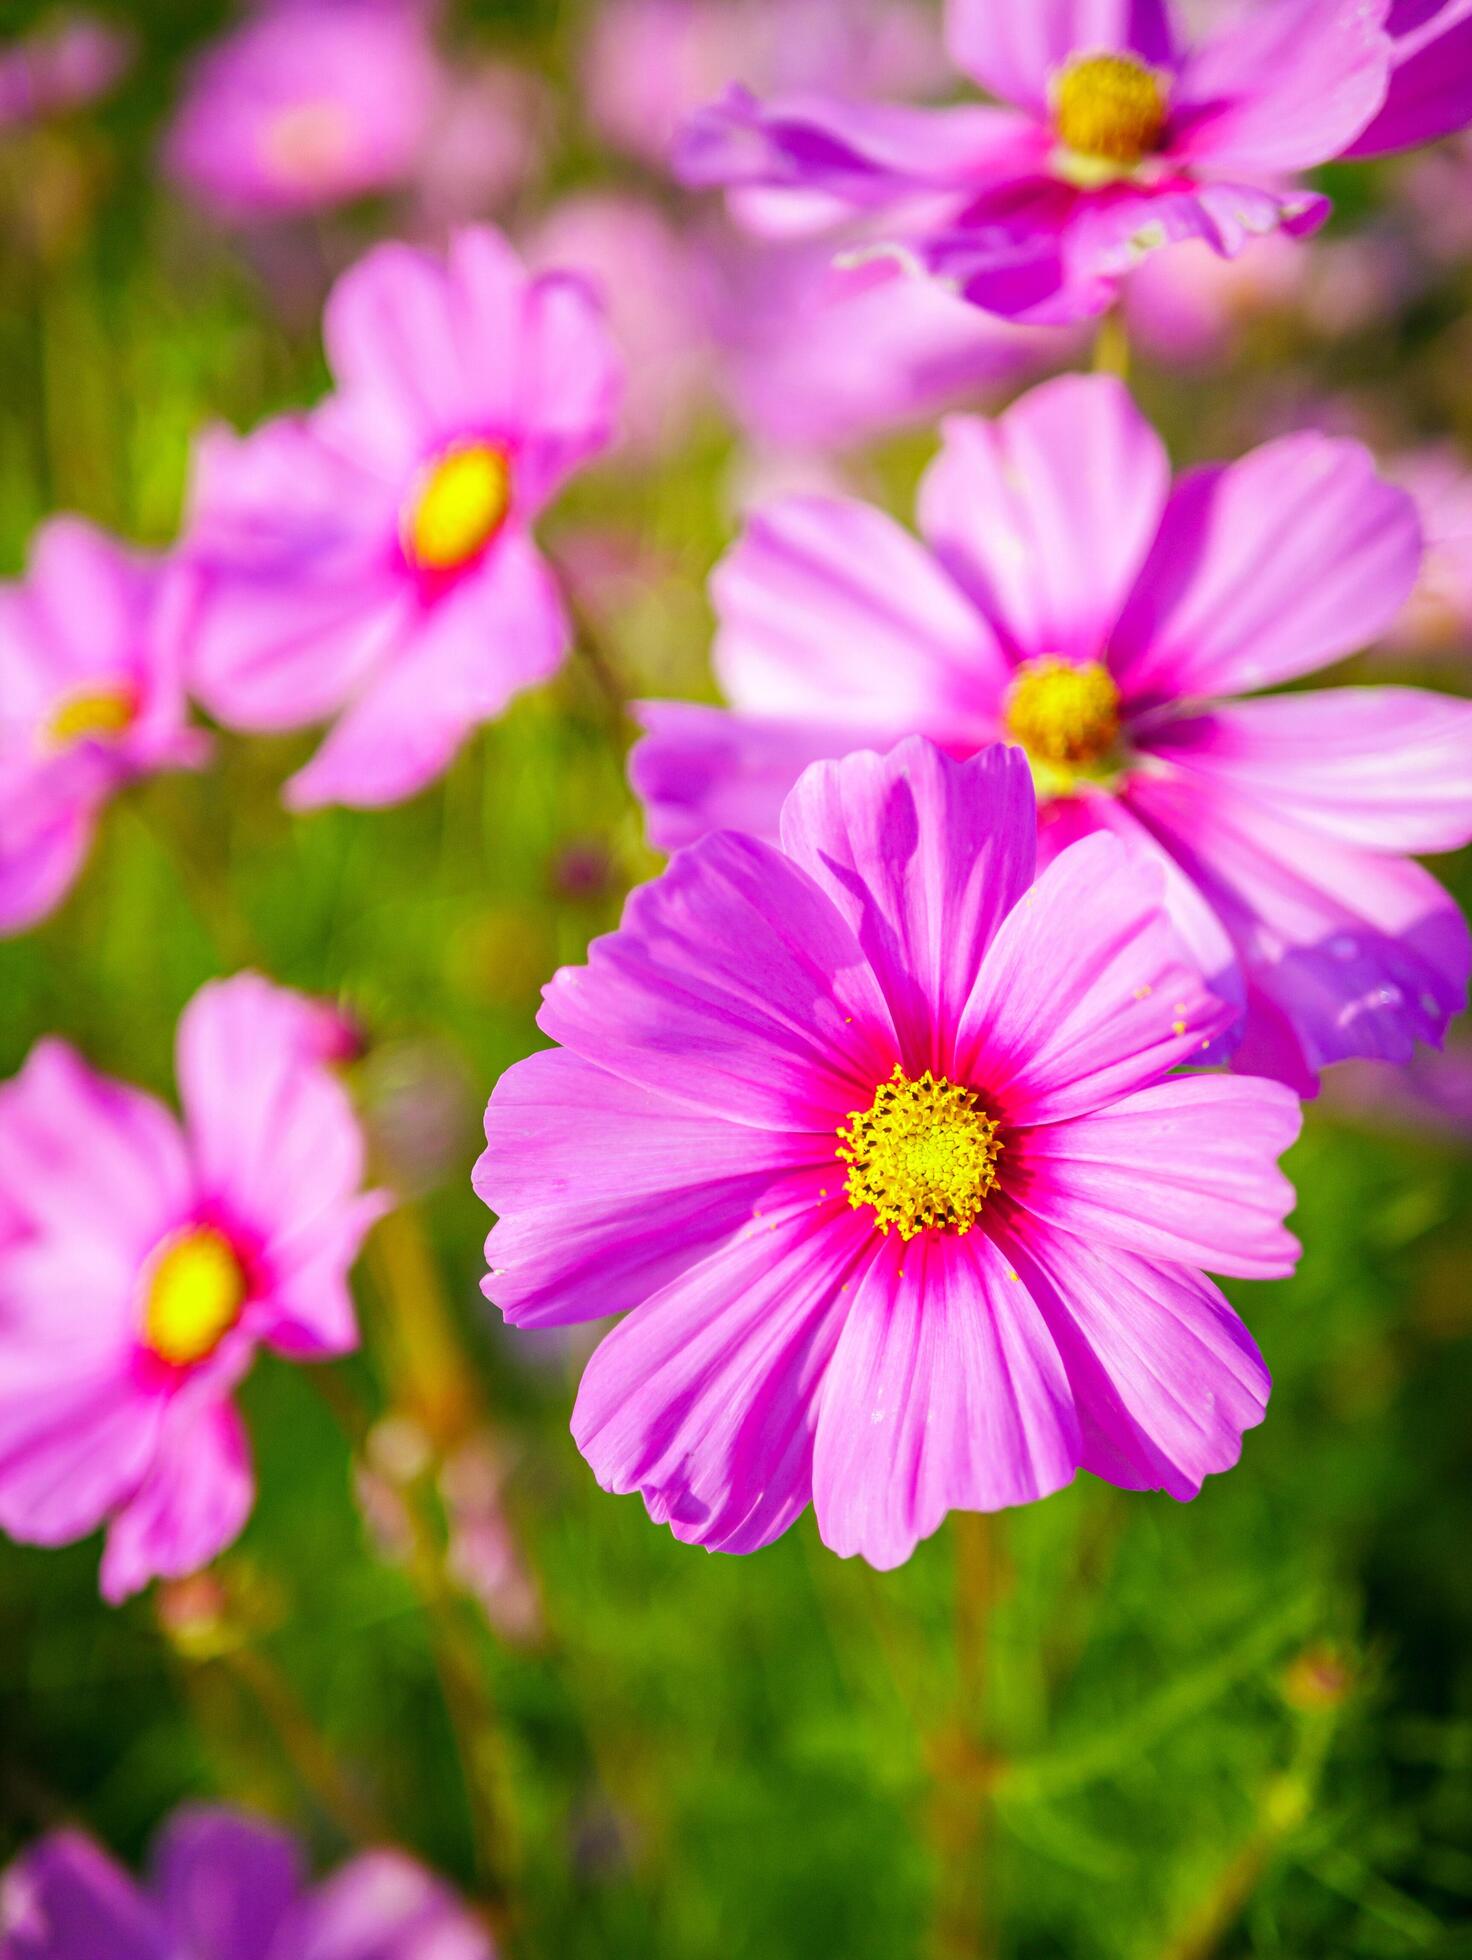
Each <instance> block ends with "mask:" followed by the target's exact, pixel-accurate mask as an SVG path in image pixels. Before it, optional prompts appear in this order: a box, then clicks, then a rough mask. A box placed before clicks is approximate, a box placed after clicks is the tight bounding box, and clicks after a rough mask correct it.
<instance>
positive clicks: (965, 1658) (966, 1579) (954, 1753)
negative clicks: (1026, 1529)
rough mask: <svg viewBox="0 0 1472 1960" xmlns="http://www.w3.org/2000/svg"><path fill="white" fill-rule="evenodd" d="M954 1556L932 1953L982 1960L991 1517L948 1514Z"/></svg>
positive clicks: (934, 1824) (994, 1559)
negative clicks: (951, 1677) (950, 1702)
mask: <svg viewBox="0 0 1472 1960" xmlns="http://www.w3.org/2000/svg"><path fill="white" fill-rule="evenodd" d="M952 1531H953V1533H954V1543H955V1561H956V1606H955V1639H956V1706H955V1710H954V1713H953V1716H952V1718H951V1721H950V1723H949V1724H948V1725H947V1727H946V1728H945V1729H944V1730H943V1731H942V1732H941V1733H940V1734H939V1735H938V1736H936V1737H935V1738H934V1741H933V1743H932V1753H931V1770H932V1775H933V1778H934V1789H933V1794H932V1800H931V1831H932V1837H933V1839H934V1843H935V1848H936V1853H937V1856H938V1858H939V1861H940V1879H939V1888H938V1897H937V1905H936V1916H935V1924H934V1927H933V1931H932V1940H931V1951H932V1953H933V1954H934V1956H935V1960H985V1956H986V1955H988V1954H989V1953H991V1952H992V1950H993V1948H992V1937H991V1900H990V1889H989V1883H988V1881H989V1877H990V1873H989V1858H988V1848H989V1842H990V1835H991V1811H992V1787H993V1782H994V1778H995V1763H994V1760H993V1755H992V1751H991V1748H990V1745H989V1743H988V1740H987V1729H988V1723H987V1680H988V1674H989V1665H988V1662H989V1646H990V1636H991V1620H992V1612H993V1608H994V1606H995V1603H996V1596H997V1580H998V1572H999V1550H1000V1547H999V1542H998V1532H999V1526H998V1522H997V1519H996V1518H995V1517H992V1516H987V1515H984V1514H981V1513H977V1512H962V1513H958V1514H957V1515H956V1516H955V1517H954V1518H953V1519H952Z"/></svg>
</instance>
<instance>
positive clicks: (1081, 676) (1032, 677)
mask: <svg viewBox="0 0 1472 1960" xmlns="http://www.w3.org/2000/svg"><path fill="white" fill-rule="evenodd" d="M1006 725H1007V733H1008V735H1009V736H1010V737H1011V739H1012V740H1013V741H1014V742H1016V743H1018V744H1020V746H1021V747H1022V748H1024V749H1026V750H1027V754H1028V759H1029V761H1030V762H1032V763H1033V765H1034V766H1035V768H1039V769H1040V770H1041V772H1042V773H1043V775H1044V777H1045V778H1046V777H1047V776H1048V775H1049V774H1051V775H1052V776H1053V777H1055V778H1058V777H1063V778H1067V777H1070V776H1073V775H1084V774H1088V773H1089V772H1090V771H1094V770H1097V769H1098V768H1099V765H1100V764H1101V763H1107V762H1108V761H1109V760H1110V758H1111V757H1112V756H1113V754H1114V751H1115V749H1116V747H1117V745H1118V742H1119V689H1118V688H1117V687H1116V686H1115V684H1114V681H1113V679H1112V677H1111V675H1110V673H1109V670H1108V668H1107V667H1104V666H1101V664H1100V663H1099V662H1098V661H1097V660H1093V661H1090V662H1089V664H1088V665H1087V666H1085V667H1075V666H1074V665H1073V664H1072V663H1071V662H1070V661H1067V660H1055V659H1053V658H1052V657H1051V655H1045V656H1044V657H1043V658H1042V659H1040V660H1029V661H1026V662H1024V664H1023V665H1022V666H1021V667H1019V668H1018V670H1017V678H1016V679H1015V680H1014V681H1013V683H1012V687H1011V690H1010V692H1009V693H1008V696H1007V707H1006ZM1054 786H1055V787H1056V786H1058V785H1057V784H1056V782H1055V784H1054Z"/></svg>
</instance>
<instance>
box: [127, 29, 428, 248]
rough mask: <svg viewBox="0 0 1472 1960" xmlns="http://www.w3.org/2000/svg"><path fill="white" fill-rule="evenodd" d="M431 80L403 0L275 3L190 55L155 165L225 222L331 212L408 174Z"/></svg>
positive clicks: (423, 39) (423, 44)
mask: <svg viewBox="0 0 1472 1960" xmlns="http://www.w3.org/2000/svg"><path fill="white" fill-rule="evenodd" d="M441 80H442V77H441V73H440V69H439V65H438V62H437V60H436V57H435V54H434V50H433V47H432V45H431V43H430V40H429V36H428V33H427V30H426V26H425V21H424V9H423V8H422V7H420V6H418V5H416V4H415V0H279V3H278V4H276V5H274V6H269V7H264V8H262V9H261V10H260V11H258V12H257V13H256V14H255V15H253V16H252V17H251V18H250V19H249V20H247V21H246V22H245V23H244V24H243V25H242V26H240V27H238V28H236V29H235V30H234V32H232V33H230V34H229V35H227V36H226V37H225V38H224V39H223V40H221V41H218V42H216V43H215V44H214V45H213V46H211V47H210V48H208V49H206V51H205V53H204V54H203V55H202V56H201V58H200V59H199V61H198V62H197V64H196V65H195V67H194V69H193V71H192V73H191V76H190V79H189V84H188V89H187V92H186V94H185V97H184V100H183V102H182V103H181V104H180V106H179V110H178V113H177V114H176V116H175V118H174V123H173V126H172V128H171V129H170V131H169V134H168V137H167V139H166V142H165V147H164V162H165V166H166V168H167V169H168V171H169V173H170V175H171V176H172V177H174V178H175V179H176V181H177V182H178V183H180V184H181V185H182V186H183V187H184V188H185V189H186V190H188V191H189V193H190V194H191V195H192V196H194V197H195V198H196V199H198V201H199V202H200V203H201V204H203V205H205V206H206V207H207V208H208V209H209V210H210V212H211V213H212V214H213V215H214V216H215V217H217V218H219V219H221V220H223V221H225V222H226V223H230V224H246V223H250V222H251V221H253V220H259V219H261V218H269V217H279V216H283V215H288V214H291V213H295V212H303V211H316V210H321V209H323V208H324V207H326V206H329V205H333V204H341V203H343V202H345V201H346V200H348V199H350V198H355V197H362V196H364V195H365V194H367V193H368V192H370V191H380V190H385V189H388V188H390V187H392V186H393V185H396V184H399V183H402V182H403V181H404V180H405V179H406V178H407V177H408V176H409V174H410V173H411V171H412V170H413V168H414V165H415V162H416V160H417V158H418V155H419V152H420V148H421V146H422V144H423V143H424V140H425V136H426V134H427V132H428V130H429V128H430V123H431V117H432V114H433V111H434V108H435V103H436V98H437V92H438V90H439V88H440V85H441Z"/></svg>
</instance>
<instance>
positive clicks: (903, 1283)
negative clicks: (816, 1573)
mask: <svg viewBox="0 0 1472 1960" xmlns="http://www.w3.org/2000/svg"><path fill="white" fill-rule="evenodd" d="M1078 1460H1079V1434H1078V1425H1077V1422H1076V1420H1075V1418H1074V1412H1073V1398H1072V1396H1071V1394H1070V1391H1069V1386H1068V1381H1067V1378H1066V1377H1065V1375H1064V1372H1063V1365H1062V1363H1061V1361H1060V1360H1059V1357H1058V1352H1057V1349H1056V1348H1055V1347H1054V1345H1053V1341H1052V1338H1051V1337H1050V1335H1049V1333H1048V1330H1047V1327H1046V1326H1045V1325H1044V1323H1043V1321H1042V1318H1041V1316H1040V1315H1039V1313H1038V1310H1037V1308H1036V1307H1035V1306H1034V1304H1033V1302H1032V1300H1031V1299H1030V1297H1029V1295H1028V1291H1027V1289H1026V1287H1025V1286H1023V1285H1022V1284H1021V1283H1020V1281H1019V1280H1018V1278H1017V1275H1016V1274H1015V1272H1013V1271H1012V1270H1011V1269H1010V1267H1009V1266H1008V1263H1007V1260H1006V1259H1005V1258H1004V1257H1003V1255H1002V1254H1001V1253H1000V1252H999V1251H998V1250H997V1248H996V1247H995V1246H994V1245H993V1244H992V1243H991V1242H990V1241H989V1240H988V1239H987V1238H985V1237H983V1235H982V1234H981V1233H980V1232H977V1233H975V1234H974V1235H970V1234H968V1235H967V1236H966V1237H965V1238H961V1239H952V1238H946V1237H944V1236H942V1235H938V1234H932V1233H925V1234H922V1236H921V1237H920V1238H918V1239H916V1240H914V1241H912V1242H911V1243H910V1244H909V1245H901V1244H899V1243H897V1242H896V1243H891V1242H889V1241H880V1249H879V1251H878V1252H877V1254H876V1256H875V1257H874V1258H873V1259H872V1260H871V1261H870V1262H869V1263H868V1265H867V1267H866V1268H865V1269H864V1270H863V1271H862V1273H861V1274H859V1275H858V1276H856V1281H855V1285H854V1291H853V1294H852V1296H851V1299H850V1301H849V1302H848V1304H847V1315H846V1319H845V1321H844V1326H843V1332H842V1334H841V1335H840V1337H839V1340H838V1346H837V1349H836V1350H835V1352H834V1355H833V1359H832V1361H831V1363H830V1364H829V1366H828V1370H827V1373H826V1375H825V1376H824V1379H823V1386H822V1393H821V1398H820V1403H819V1413H818V1440H817V1449H816V1452H815V1454H814V1460H813V1499H814V1505H815V1508H816V1510H817V1514H818V1528H819V1531H820V1532H821V1534H822V1538H823V1542H824V1544H825V1545H827V1546H828V1547H829V1548H830V1549H831V1550H832V1551H835V1552H837V1553H838V1555H839V1556H840V1558H852V1557H854V1556H855V1555H856V1554H857V1555H858V1556H859V1557H861V1558H864V1559H866V1560H867V1561H868V1563H869V1564H870V1565H873V1566H877V1567H878V1568H879V1569H880V1570H881V1571H888V1570H890V1569H891V1568H892V1567H894V1566H897V1565H903V1564H904V1562H905V1560H906V1559H907V1558H909V1556H910V1554H911V1553H912V1552H913V1551H914V1549H915V1546H916V1545H917V1544H918V1543H919V1541H920V1540H921V1539H922V1538H928V1537H930V1535H931V1534H932V1532H934V1531H936V1530H938V1529H939V1527H940V1525H941V1523H942V1521H943V1520H944V1518H945V1516H946V1513H947V1512H948V1511H953V1510H967V1511H996V1510H1000V1509H1002V1508H1003V1507H1004V1506H1006V1505H1010V1504H1027V1503H1030V1502H1031V1501H1032V1500H1033V1499H1034V1498H1038V1497H1046V1496H1047V1495H1048V1494H1049V1493H1050V1492H1052V1491H1055V1490H1058V1489H1061V1487H1062V1486H1063V1485H1064V1484H1067V1483H1070V1482H1071V1481H1072V1479H1073V1475H1074V1472H1075V1470H1076V1469H1077V1467H1078Z"/></svg>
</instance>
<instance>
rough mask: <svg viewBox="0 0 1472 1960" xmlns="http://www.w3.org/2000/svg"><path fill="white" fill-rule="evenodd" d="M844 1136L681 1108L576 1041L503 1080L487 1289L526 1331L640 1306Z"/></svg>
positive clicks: (483, 1193) (826, 1156)
mask: <svg viewBox="0 0 1472 1960" xmlns="http://www.w3.org/2000/svg"><path fill="white" fill-rule="evenodd" d="M836 1150H837V1145H836V1140H835V1134H834V1132H833V1131H830V1132H829V1133H828V1134H827V1135H826V1136H815V1135H813V1134H810V1133H804V1132H801V1131H798V1132H795V1133H792V1134H786V1133H784V1132H782V1131H780V1130H771V1129H753V1128H752V1127H750V1126H749V1125H747V1124H742V1123H732V1122H727V1121H724V1120H723V1119H722V1118H721V1117H720V1115H719V1114H716V1113H714V1112H711V1113H706V1112H702V1111H697V1110H695V1109H692V1108H691V1107H690V1106H689V1105H687V1104H680V1103H675V1102H671V1101H670V1100H669V1099H668V1098H667V1097H666V1096H664V1095H661V1094H660V1093H659V1091H658V1090H657V1089H651V1088H642V1087H640V1086H638V1085H637V1084H635V1083H632V1082H625V1081H622V1080H620V1078H619V1077H618V1076H615V1075H610V1074H608V1073H607V1071H606V1070H604V1069H601V1068H598V1067H595V1066H594V1065H592V1064H590V1063H588V1062H585V1061H581V1060H579V1059H578V1057H577V1056H576V1055H572V1054H569V1053H567V1052H566V1051H565V1050H562V1049H552V1050H550V1051H548V1052H546V1053H543V1054H539V1055H532V1056H529V1057H528V1058H527V1059H526V1060H525V1061H523V1062H518V1063H517V1064H516V1066H515V1067H514V1068H510V1069H508V1070H507V1071H506V1073H505V1074H504V1075H503V1076H502V1077H501V1079H500V1081H499V1082H498V1083H497V1084H496V1088H495V1092H494V1093H493V1095H492V1097H491V1100H490V1105H489V1107H488V1108H487V1110H486V1149H485V1152H484V1154H483V1155H482V1157H481V1159H480V1161H479V1162H478V1164H477V1165H476V1167H475V1188H476V1191H477V1193H478V1195H479V1196H480V1198H481V1201H482V1202H483V1203H484V1204H487V1205H489V1206H490V1207H491V1209H492V1210H493V1211H495V1212H497V1213H498V1214H499V1215H500V1222H499V1223H498V1224H497V1226H496V1227H495V1229H494V1230H493V1231H492V1233H491V1235H490V1237H489V1238H488V1239H487V1241H486V1263H487V1264H488V1265H489V1266H490V1267H491V1273H490V1275H489V1276H488V1277H487V1278H486V1279H485V1280H484V1281H482V1290H483V1291H484V1292H485V1293H486V1294H487V1295H488V1296H489V1297H490V1298H491V1299H493V1300H494V1301H495V1303H496V1305H497V1306H498V1307H499V1308H500V1309H501V1311H502V1313H503V1314H504V1315H505V1316H506V1319H507V1320H508V1321H509V1322H511V1323H512V1325H513V1326H538V1327H541V1326H554V1325H560V1324H563V1323H566V1322H568V1321H577V1320H593V1319H597V1318H599V1317H601V1316H602V1315H604V1314H612V1313H622V1312H624V1311H625V1310H626V1309H627V1308H630V1307H635V1306H637V1305H638V1304H639V1302H640V1301H641V1300H643V1299H645V1298H646V1297H647V1296H648V1295H649V1294H650V1293H653V1292H654V1291H655V1290H656V1289H657V1288H658V1287H660V1286H663V1285H664V1284H665V1282H666V1281H667V1280H670V1279H673V1278H674V1277H676V1275H678V1274H679V1273H680V1272H682V1271H683V1270H684V1269H685V1268H686V1267H687V1266H690V1265H693V1264H694V1263H695V1262H696V1261H697V1260H698V1259H700V1258H703V1257H704V1256H705V1254H706V1253H707V1252H709V1251H710V1250H711V1249H712V1247H714V1246H715V1245H717V1244H718V1243H720V1242H721V1241H723V1240H725V1239H727V1238H729V1237H730V1236H731V1234H732V1233H733V1232H735V1231H737V1230H738V1229H739V1228H740V1227H742V1226H744V1225H745V1224H747V1223H748V1222H749V1221H750V1219H751V1216H752V1213H753V1209H754V1208H765V1196H766V1193H767V1192H768V1191H769V1190H770V1188H771V1187H772V1185H773V1183H774V1181H775V1180H776V1179H778V1178H779V1177H781V1176H782V1175H784V1174H785V1173H788V1172H790V1171H791V1170H792V1169H794V1168H795V1167H797V1166H798V1165H801V1164H804V1163H808V1164H812V1163H815V1162H816V1163H825V1164H826V1165H828V1166H829V1167H830V1168H832V1169H833V1172H834V1176H835V1178H836V1177H837V1176H838V1171H839V1169H840V1168H841V1167H840V1166H838V1165H837V1163H836Z"/></svg>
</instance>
